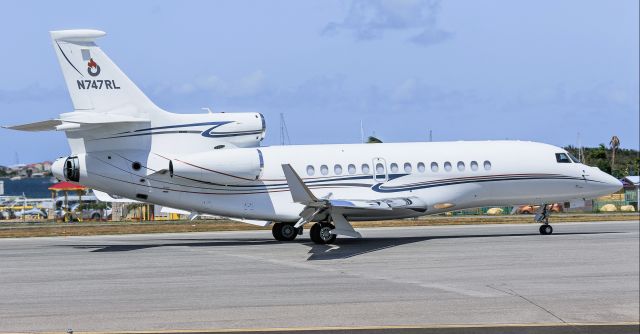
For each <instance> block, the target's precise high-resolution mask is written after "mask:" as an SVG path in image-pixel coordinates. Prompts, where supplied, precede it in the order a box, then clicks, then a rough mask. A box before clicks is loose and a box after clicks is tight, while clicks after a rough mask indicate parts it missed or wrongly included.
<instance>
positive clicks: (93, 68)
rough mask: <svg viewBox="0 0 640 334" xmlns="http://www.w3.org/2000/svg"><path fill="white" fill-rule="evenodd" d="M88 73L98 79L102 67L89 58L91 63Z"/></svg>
mask: <svg viewBox="0 0 640 334" xmlns="http://www.w3.org/2000/svg"><path fill="white" fill-rule="evenodd" d="M87 66H88V67H87V72H88V73H89V75H90V76H92V77H96V76H98V74H100V65H98V63H96V62H95V61H94V60H93V58H89V63H87Z"/></svg>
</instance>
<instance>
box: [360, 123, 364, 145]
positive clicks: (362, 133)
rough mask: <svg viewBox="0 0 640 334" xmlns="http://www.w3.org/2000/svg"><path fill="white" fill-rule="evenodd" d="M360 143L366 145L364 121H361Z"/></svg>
mask: <svg viewBox="0 0 640 334" xmlns="http://www.w3.org/2000/svg"><path fill="white" fill-rule="evenodd" d="M360 143H362V144H364V126H363V125H362V120H360Z"/></svg>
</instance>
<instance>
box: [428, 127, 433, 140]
mask: <svg viewBox="0 0 640 334" xmlns="http://www.w3.org/2000/svg"><path fill="white" fill-rule="evenodd" d="M429 141H430V142H432V141H433V131H431V129H429Z"/></svg>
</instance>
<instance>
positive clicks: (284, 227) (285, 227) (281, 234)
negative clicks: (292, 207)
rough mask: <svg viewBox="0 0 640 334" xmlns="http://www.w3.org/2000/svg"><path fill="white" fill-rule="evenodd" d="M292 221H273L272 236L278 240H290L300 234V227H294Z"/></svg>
mask: <svg viewBox="0 0 640 334" xmlns="http://www.w3.org/2000/svg"><path fill="white" fill-rule="evenodd" d="M293 225H294V224H293V223H275V224H273V227H272V228H271V233H272V234H273V237H274V238H275V239H276V240H278V241H292V240H294V239H295V238H296V237H297V236H298V234H302V227H300V228H295V227H294V226H293Z"/></svg>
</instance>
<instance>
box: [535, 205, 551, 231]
mask: <svg viewBox="0 0 640 334" xmlns="http://www.w3.org/2000/svg"><path fill="white" fill-rule="evenodd" d="M550 213H551V211H550V210H548V209H547V204H544V205H543V206H542V208H541V211H540V212H538V213H537V214H536V218H535V219H536V223H542V225H540V229H539V230H540V234H542V235H549V234H551V233H553V227H551V225H549V214H550Z"/></svg>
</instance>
